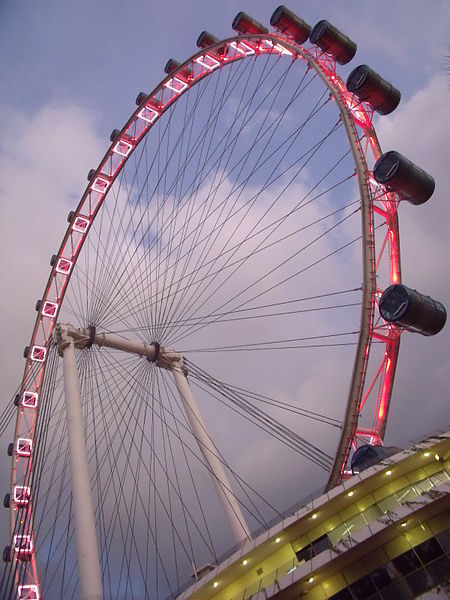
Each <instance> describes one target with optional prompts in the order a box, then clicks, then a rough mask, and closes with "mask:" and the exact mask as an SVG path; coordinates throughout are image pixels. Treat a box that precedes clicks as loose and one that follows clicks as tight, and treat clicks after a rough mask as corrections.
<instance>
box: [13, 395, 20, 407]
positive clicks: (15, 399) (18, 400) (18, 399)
mask: <svg viewBox="0 0 450 600" xmlns="http://www.w3.org/2000/svg"><path fill="white" fill-rule="evenodd" d="M19 402H20V394H16V395H15V396H14V406H19Z"/></svg>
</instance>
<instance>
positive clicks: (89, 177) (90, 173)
mask: <svg viewBox="0 0 450 600" xmlns="http://www.w3.org/2000/svg"><path fill="white" fill-rule="evenodd" d="M94 175H95V169H91V170H90V171H89V173H88V174H87V180H88V181H90V180H91V179H92V178H93V177H94Z"/></svg>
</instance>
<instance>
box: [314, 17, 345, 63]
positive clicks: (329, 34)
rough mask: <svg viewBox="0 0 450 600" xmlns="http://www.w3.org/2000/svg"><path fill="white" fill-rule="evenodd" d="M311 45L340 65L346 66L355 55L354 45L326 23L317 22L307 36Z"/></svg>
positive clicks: (335, 28)
mask: <svg viewBox="0 0 450 600" xmlns="http://www.w3.org/2000/svg"><path fill="white" fill-rule="evenodd" d="M309 39H310V42H311V44H314V45H315V46H318V47H319V48H320V49H321V50H323V51H324V52H326V53H327V54H331V56H333V57H334V58H335V59H336V60H337V62H338V63H339V64H340V65H346V64H347V63H348V62H350V61H351V60H352V58H353V57H354V56H355V54H356V44H355V42H354V41H353V40H351V39H350V38H349V37H348V36H346V35H345V34H344V33H342V32H341V31H339V29H337V27H335V26H334V25H332V24H331V23H329V22H328V21H325V20H323V21H319V22H318V23H316V25H314V27H313V29H312V31H311V35H310V36H309Z"/></svg>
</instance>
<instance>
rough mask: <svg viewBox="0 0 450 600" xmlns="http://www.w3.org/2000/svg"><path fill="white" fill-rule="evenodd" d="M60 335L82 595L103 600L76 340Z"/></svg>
mask: <svg viewBox="0 0 450 600" xmlns="http://www.w3.org/2000/svg"><path fill="white" fill-rule="evenodd" d="M56 337H57V343H58V350H59V353H60V354H61V355H62V356H63V371H64V395H65V399H66V412H67V432H68V438H69V451H70V469H71V476H72V498H73V509H74V521H75V536H76V541H77V558H78V575H79V581H80V598H81V600H103V589H102V579H101V573H100V563H99V554H98V548H97V537H96V533H95V518H94V506H93V503H92V495H91V487H90V479H89V469H88V460H87V454H86V442H85V439H84V427H83V414H82V409H81V396H80V383H79V379H78V371H77V363H76V358H75V347H74V341H73V339H72V338H70V337H69V336H65V335H64V334H63V335H61V330H60V331H59V335H58V332H57V336H56Z"/></svg>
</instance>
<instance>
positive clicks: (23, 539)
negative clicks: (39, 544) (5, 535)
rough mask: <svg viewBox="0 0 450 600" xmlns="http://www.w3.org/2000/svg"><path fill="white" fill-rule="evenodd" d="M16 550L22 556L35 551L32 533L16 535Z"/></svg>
mask: <svg viewBox="0 0 450 600" xmlns="http://www.w3.org/2000/svg"><path fill="white" fill-rule="evenodd" d="M14 550H15V551H16V552H17V553H18V554H19V555H21V556H23V555H29V554H31V553H32V552H33V540H32V539H31V535H15V536H14Z"/></svg>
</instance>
